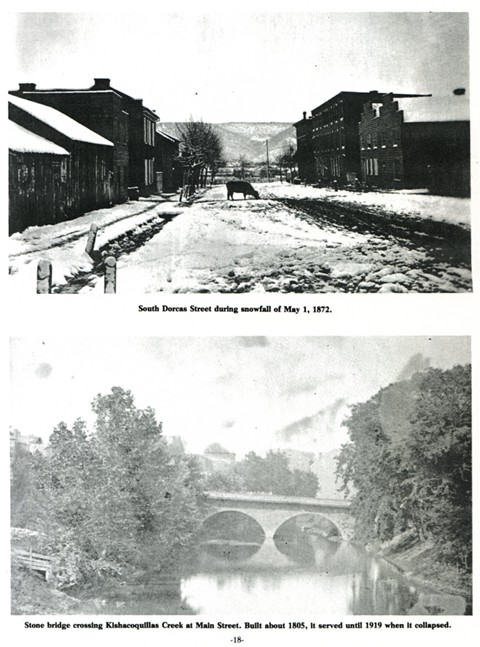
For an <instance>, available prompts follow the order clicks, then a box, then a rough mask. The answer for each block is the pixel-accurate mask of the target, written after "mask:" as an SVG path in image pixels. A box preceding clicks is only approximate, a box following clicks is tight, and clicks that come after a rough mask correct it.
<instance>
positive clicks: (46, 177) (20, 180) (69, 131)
mask: <svg viewBox="0 0 480 647" xmlns="http://www.w3.org/2000/svg"><path fill="white" fill-rule="evenodd" d="M8 108H9V119H10V120H11V121H12V122H13V123H14V124H16V125H17V126H20V127H21V128H22V129H23V131H28V132H29V133H30V134H31V135H34V136H37V137H39V138H40V140H45V141H47V142H49V143H50V145H51V144H53V145H55V146H57V147H59V148H60V149H61V152H60V151H59V150H58V149H55V150H56V155H57V156H58V157H60V158H61V159H59V160H58V161H57V160H52V155H53V154H54V153H52V150H54V149H52V148H51V149H50V151H49V150H44V151H41V150H37V151H33V150H31V151H28V150H27V147H25V149H24V150H15V149H16V148H17V149H18V148H19V146H18V145H15V144H13V148H12V149H11V151H10V197H11V203H10V229H11V230H12V228H13V230H14V231H15V230H16V231H19V230H20V229H23V228H25V227H28V226H30V225H39V224H48V223H54V222H58V221H59V220H66V219H68V218H73V217H75V216H78V215H80V214H82V213H85V212H87V211H92V210H94V209H99V208H101V207H105V206H108V205H110V204H111V202H112V172H111V171H112V165H113V148H114V146H113V144H112V142H110V141H108V140H107V139H105V138H104V137H101V136H100V135H98V134H97V133H95V132H93V131H91V130H89V129H88V128H86V127H85V126H83V125H82V124H80V123H78V122H77V121H75V120H73V119H71V118H70V117H68V116H67V115H65V114H63V113H62V112H59V111H58V110H55V109H54V108H50V107H49V106H45V105H41V104H39V103H36V102H34V101H27V100H26V99H22V98H20V97H16V96H9V101H8ZM23 131H22V132H23ZM25 136H26V135H25ZM42 145H43V146H44V147H45V148H48V144H42ZM64 151H65V153H64ZM42 192H43V193H42ZM24 210H25V211H24Z"/></svg>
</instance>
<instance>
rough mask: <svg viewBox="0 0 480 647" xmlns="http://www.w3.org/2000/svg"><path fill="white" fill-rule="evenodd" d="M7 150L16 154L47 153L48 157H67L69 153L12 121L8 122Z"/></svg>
mask: <svg viewBox="0 0 480 647" xmlns="http://www.w3.org/2000/svg"><path fill="white" fill-rule="evenodd" d="M7 140H8V148H9V150H11V151H16V152H17V153H48V154H49V155H69V152H68V151H67V150H65V149H64V148H62V147H61V146H57V144H54V143H53V142H51V141H49V140H48V139H45V138H44V137H40V135H35V133H32V132H30V131H29V130H27V129H26V128H22V126H19V125H18V124H16V123H14V122H13V121H10V120H9V122H8V129H7Z"/></svg>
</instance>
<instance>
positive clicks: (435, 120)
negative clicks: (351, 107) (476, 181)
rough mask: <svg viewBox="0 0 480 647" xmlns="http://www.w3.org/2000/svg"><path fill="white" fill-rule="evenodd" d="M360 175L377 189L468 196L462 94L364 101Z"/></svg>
mask: <svg viewBox="0 0 480 647" xmlns="http://www.w3.org/2000/svg"><path fill="white" fill-rule="evenodd" d="M359 136H360V156H361V177H362V181H363V182H365V184H366V185H367V186H369V187H372V188H379V189H420V188H425V189H428V190H429V192H430V193H434V194H442V195H456V196H468V195H470V121H469V110H468V99H467V97H466V96H465V95H460V96H456V95H454V94H452V95H451V96H449V97H396V96H394V95H392V94H387V95H384V96H383V97H378V98H377V99H375V100H373V101H372V100H371V101H368V102H366V103H365V105H364V109H363V112H362V115H361V120H360V125H359Z"/></svg>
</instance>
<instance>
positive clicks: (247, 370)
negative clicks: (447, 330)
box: [9, 336, 472, 628]
mask: <svg viewBox="0 0 480 647" xmlns="http://www.w3.org/2000/svg"><path fill="white" fill-rule="evenodd" d="M10 367H11V372H10V421H9V422H10V467H11V520H10V522H11V560H12V565H11V614H13V615H35V614H39V615H42V614H43V615H47V614H48V615H51V614H61V615H68V614H74V615H82V614H84V615H94V614H99V615H100V614H102V615H107V614H109V615H111V614H117V615H196V614H199V615H209V616H214V615H216V614H222V616H221V617H223V616H227V615H229V616H230V617H231V618H232V622H234V619H235V616H237V617H238V618H241V619H242V620H244V619H245V618H246V619H250V618H258V619H259V620H262V622H263V628H264V627H265V619H267V620H270V618H271V619H272V622H271V624H272V627H273V626H279V627H280V626H282V627H283V626H284V627H286V628H289V627H290V626H291V625H292V622H290V621H291V620H292V618H294V617H295V614H297V616H298V618H299V619H300V620H301V621H302V622H303V621H304V620H310V619H311V618H315V619H316V620H317V621H318V619H319V617H321V616H325V617H326V616H335V615H337V616H359V615H379V616H380V615H387V614H388V615H416V616H419V615H424V616H442V615H449V616H452V615H471V613H472V587H471V579H472V477H471V472H472V450H471V441H472V433H471V412H472V402H471V352H470V338H469V337H438V336H436V337H416V336H414V337H412V336H409V337H350V336H348V337H311V336H310V337H289V336H288V337H277V336H272V337H242V336H240V337H200V336H199V337H166V336H165V337H124V338H122V337H117V338H114V337H100V336H99V337H82V338H78V337H75V338H71V339H69V338H68V337H67V338H41V339H40V338H31V337H28V338H12V339H11V340H10ZM247 614H248V615H247ZM320 614H321V615H320ZM282 616H284V617H285V618H286V620H285V621H283V620H282ZM217 617H218V616H217ZM279 618H280V620H279ZM354 622H355V621H354V620H352V624H351V626H352V627H354V626H355V624H354ZM199 624H200V625H201V624H203V623H199V622H198V621H197V622H196V626H198V625H199ZM259 624H260V623H259ZM205 626H208V623H206V625H205Z"/></svg>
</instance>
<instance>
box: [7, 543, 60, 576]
mask: <svg viewBox="0 0 480 647" xmlns="http://www.w3.org/2000/svg"><path fill="white" fill-rule="evenodd" d="M12 557H13V561H14V562H16V563H17V564H21V565H22V566H25V567H26V568H29V569H30V570H32V571H37V572H40V573H43V574H44V576H45V579H46V580H49V579H50V575H51V573H52V560H51V558H50V557H48V555H42V554H41V553H34V552H32V551H31V550H24V549H22V548H14V549H13V551H12Z"/></svg>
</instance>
